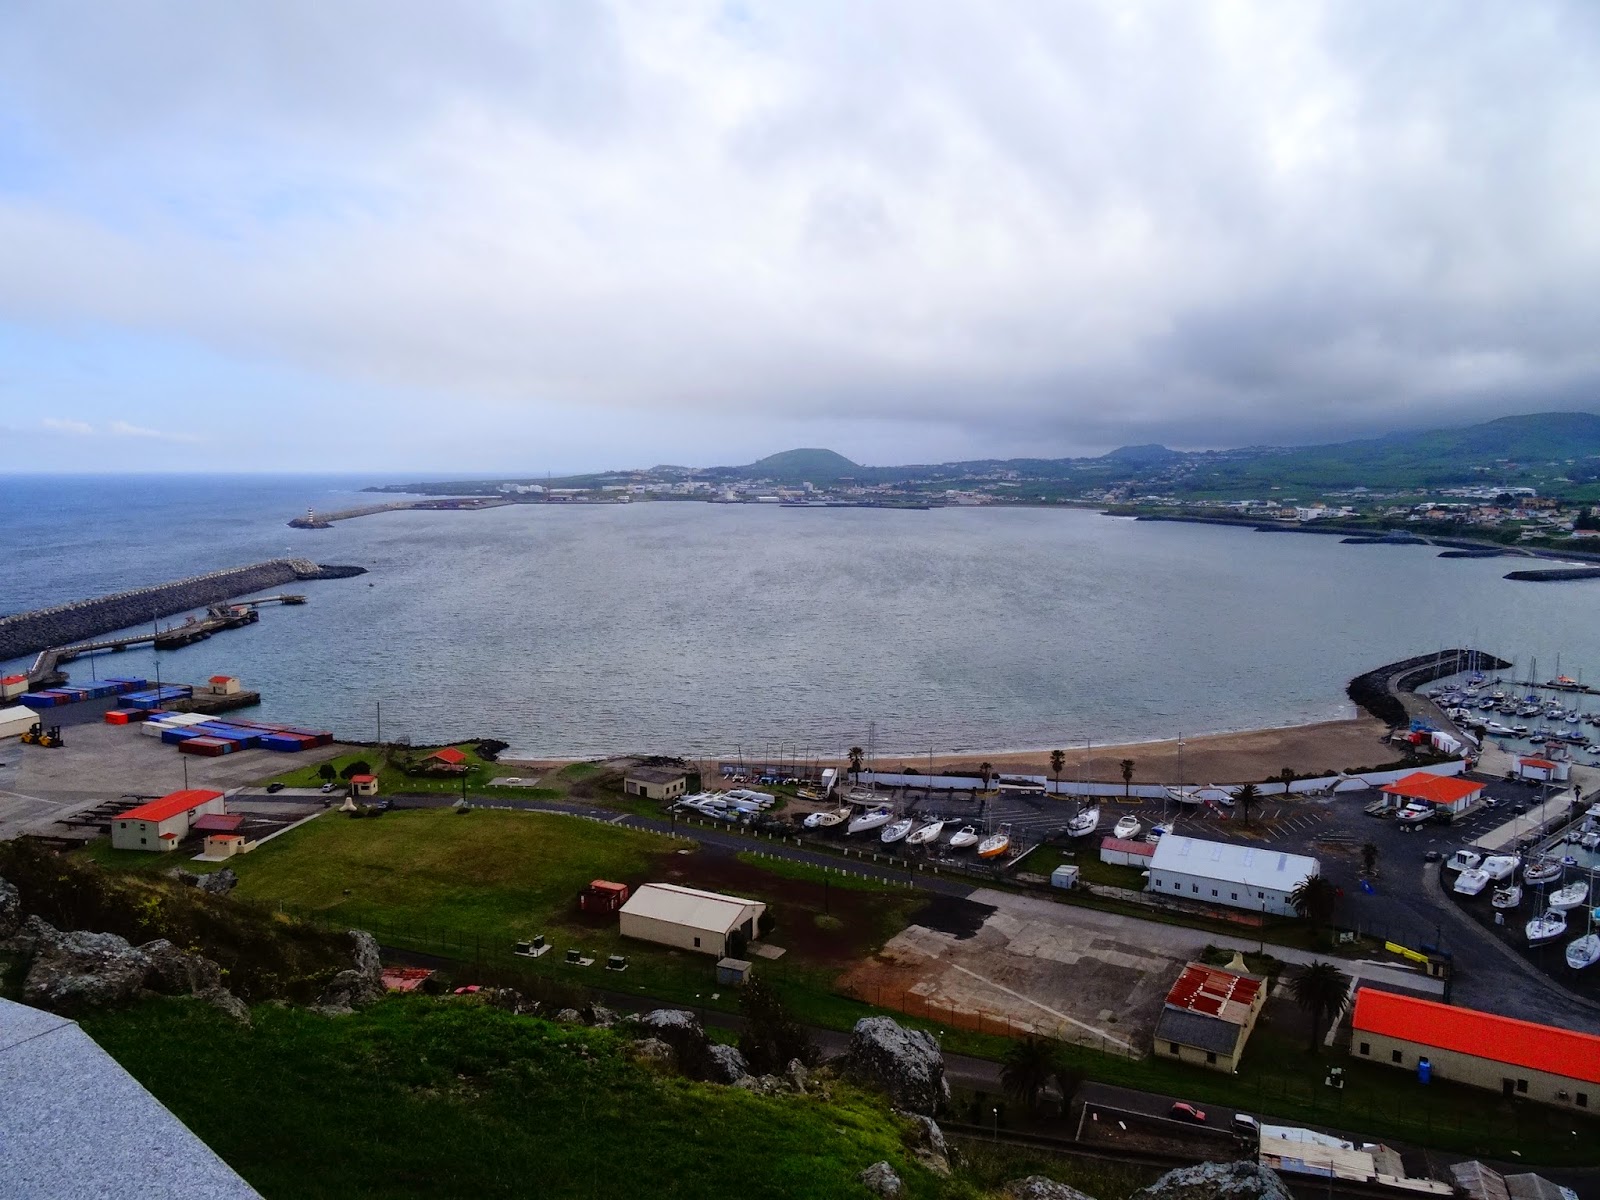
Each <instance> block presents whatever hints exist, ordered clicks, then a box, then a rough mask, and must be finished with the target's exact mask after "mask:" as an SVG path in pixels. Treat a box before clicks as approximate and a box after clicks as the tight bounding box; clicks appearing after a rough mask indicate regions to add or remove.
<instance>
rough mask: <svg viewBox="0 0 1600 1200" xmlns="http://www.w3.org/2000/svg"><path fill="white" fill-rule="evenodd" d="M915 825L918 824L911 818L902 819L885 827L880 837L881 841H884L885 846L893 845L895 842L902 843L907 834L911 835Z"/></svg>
mask: <svg viewBox="0 0 1600 1200" xmlns="http://www.w3.org/2000/svg"><path fill="white" fill-rule="evenodd" d="M914 824H916V822H915V821H913V820H912V819H911V818H910V817H901V818H900V819H899V820H898V821H896V822H895V823H894V824H892V825H885V826H884V827H883V832H882V833H880V834H879V835H878V837H879V839H880V840H882V842H883V844H884V845H885V846H888V845H891V844H893V843H894V842H898V841H900V840H901V839H903V838H904V837H905V836H906V834H908V833H910V832H911V827H912V826H913V825H914Z"/></svg>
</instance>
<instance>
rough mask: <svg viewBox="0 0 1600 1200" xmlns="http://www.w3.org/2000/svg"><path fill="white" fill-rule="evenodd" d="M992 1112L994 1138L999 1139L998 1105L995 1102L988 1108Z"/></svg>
mask: <svg viewBox="0 0 1600 1200" xmlns="http://www.w3.org/2000/svg"><path fill="white" fill-rule="evenodd" d="M989 1111H990V1112H991V1113H993V1114H994V1140H995V1141H997V1142H998V1141H999V1140H1000V1106H999V1105H998V1104H997V1105H995V1106H994V1107H993V1108H991V1109H990V1110H989Z"/></svg>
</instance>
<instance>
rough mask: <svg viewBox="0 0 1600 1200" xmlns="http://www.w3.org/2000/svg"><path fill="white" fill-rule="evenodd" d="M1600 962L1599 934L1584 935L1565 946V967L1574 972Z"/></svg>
mask: <svg viewBox="0 0 1600 1200" xmlns="http://www.w3.org/2000/svg"><path fill="white" fill-rule="evenodd" d="M1597 960H1600V933H1593V932H1590V933H1586V934H1584V935H1583V936H1582V937H1581V938H1579V939H1578V940H1577V941H1575V942H1569V943H1568V944H1567V966H1569V967H1571V968H1572V969H1573V970H1574V971H1581V970H1583V969H1584V968H1585V967H1592V966H1594V964H1595V962H1596V961H1597Z"/></svg>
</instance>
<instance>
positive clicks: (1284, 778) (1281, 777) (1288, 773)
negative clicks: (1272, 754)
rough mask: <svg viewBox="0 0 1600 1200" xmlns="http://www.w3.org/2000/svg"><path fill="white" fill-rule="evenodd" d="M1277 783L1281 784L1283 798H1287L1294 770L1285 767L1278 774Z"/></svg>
mask: <svg viewBox="0 0 1600 1200" xmlns="http://www.w3.org/2000/svg"><path fill="white" fill-rule="evenodd" d="M1278 781H1279V782H1280V783H1282V784H1283V798H1284V799H1285V800H1287V799H1288V798H1289V785H1290V784H1291V783H1293V782H1294V768H1293V767H1285V768H1283V770H1281V771H1279V772H1278Z"/></svg>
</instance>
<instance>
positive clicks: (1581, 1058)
mask: <svg viewBox="0 0 1600 1200" xmlns="http://www.w3.org/2000/svg"><path fill="white" fill-rule="evenodd" d="M1350 1026H1351V1034H1350V1053H1351V1054H1352V1055H1353V1056H1354V1057H1356V1058H1364V1059H1367V1060H1368V1061H1370V1062H1377V1063H1384V1064H1385V1065H1388V1066H1395V1067H1400V1068H1402V1069H1404V1070H1408V1071H1416V1070H1418V1069H1419V1067H1420V1064H1422V1063H1423V1062H1426V1063H1427V1064H1428V1067H1429V1070H1430V1072H1431V1073H1432V1074H1433V1075H1435V1076H1437V1077H1438V1078H1440V1079H1449V1080H1452V1081H1454V1082H1456V1083H1465V1084H1470V1085H1472V1086H1474V1087H1481V1088H1487V1089H1489V1090H1491V1091H1497V1092H1500V1093H1501V1094H1502V1095H1505V1096H1515V1097H1519V1098H1521V1099H1525V1100H1537V1101H1539V1102H1540V1103H1541V1104H1554V1105H1557V1106H1559V1107H1562V1108H1581V1109H1592V1108H1600V1037H1596V1036H1595V1035H1594V1034H1591V1033H1576V1032H1573V1031H1572V1030H1570V1029H1558V1028H1556V1027H1555V1026H1553V1025H1536V1024H1534V1023H1533V1022H1532V1021H1519V1020H1517V1019H1516V1018H1515V1017H1502V1016H1499V1015H1497V1014H1495V1013H1486V1012H1478V1011H1477V1010H1475V1009H1471V1008H1456V1007H1455V1006H1453V1005H1449V1004H1441V1003H1439V1002H1438V1001H1437V1000H1422V999H1418V998H1416V997H1413V996H1401V995H1397V994H1395V993H1393V992H1381V991H1378V990H1377V989H1376V988H1367V987H1364V988H1361V989H1360V990H1359V991H1357V992H1356V1003H1355V1011H1354V1013H1353V1015H1352V1016H1351V1019H1350Z"/></svg>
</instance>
